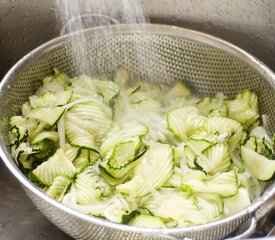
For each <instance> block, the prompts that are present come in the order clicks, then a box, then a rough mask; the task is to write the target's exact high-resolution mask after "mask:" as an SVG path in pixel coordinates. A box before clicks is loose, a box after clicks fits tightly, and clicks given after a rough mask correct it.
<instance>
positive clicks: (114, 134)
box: [100, 122, 148, 156]
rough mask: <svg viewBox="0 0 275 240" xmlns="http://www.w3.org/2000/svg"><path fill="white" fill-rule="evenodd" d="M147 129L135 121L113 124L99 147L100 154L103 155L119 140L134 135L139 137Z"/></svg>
mask: <svg viewBox="0 0 275 240" xmlns="http://www.w3.org/2000/svg"><path fill="white" fill-rule="evenodd" d="M147 132H148V129H147V127H146V126H145V125H143V124H140V123H137V122H128V123H125V124H123V125H122V126H117V125H116V126H114V127H113V129H111V131H110V133H109V134H107V136H106V137H105V140H104V141H103V143H102V145H101V147H100V155H101V156H105V155H106V154H107V152H109V151H110V150H112V148H113V147H114V146H116V145H117V144H118V143H120V142H125V141H129V140H131V139H132V138H134V137H141V136H144V135H145V134H147Z"/></svg>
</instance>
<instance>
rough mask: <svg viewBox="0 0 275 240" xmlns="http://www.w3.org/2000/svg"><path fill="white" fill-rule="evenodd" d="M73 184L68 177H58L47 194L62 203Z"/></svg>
mask: <svg viewBox="0 0 275 240" xmlns="http://www.w3.org/2000/svg"><path fill="white" fill-rule="evenodd" d="M71 184H72V180H71V179H70V178H68V177H67V176H62V175H60V176H57V177H55V178H54V180H53V183H52V185H51V186H50V187H49V188H48V189H47V191H46V194H47V195H48V196H50V197H52V198H54V199H55V200H56V201H58V202H61V201H62V200H63V197H64V195H65V194H66V193H67V192H68V191H69V189H70V187H71Z"/></svg>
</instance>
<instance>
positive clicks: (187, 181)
mask: <svg viewBox="0 0 275 240" xmlns="http://www.w3.org/2000/svg"><path fill="white" fill-rule="evenodd" d="M183 183H184V185H186V186H187V187H189V188H190V189H191V190H192V191H193V192H202V193H215V194H219V195H220V196H222V197H232V196H234V195H236V194H237V193H238V189H239V187H238V178H237V174H236V173H235V172H234V171H229V172H225V173H221V174H218V175H215V176H211V177H209V178H205V179H204V180H199V179H197V178H188V176H187V177H185V178H184V181H183Z"/></svg>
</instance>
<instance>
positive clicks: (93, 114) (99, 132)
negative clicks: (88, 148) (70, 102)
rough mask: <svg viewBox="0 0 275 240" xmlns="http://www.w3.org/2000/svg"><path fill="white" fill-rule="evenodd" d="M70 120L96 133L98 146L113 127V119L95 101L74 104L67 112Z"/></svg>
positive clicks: (90, 132)
mask: <svg viewBox="0 0 275 240" xmlns="http://www.w3.org/2000/svg"><path fill="white" fill-rule="evenodd" d="M68 120H69V121H73V122H74V123H75V124H77V125H78V127H80V128H82V129H83V130H84V131H87V132H88V133H89V134H91V135H94V138H95V141H96V143H97V145H98V146H99V145H101V144H102V140H103V138H104V137H105V135H106V134H107V132H108V131H109V130H110V129H111V128H112V121H111V119H109V118H108V116H107V115H106V113H105V112H104V110H103V109H102V108H101V107H100V106H99V105H98V104H96V103H94V102H86V103H79V104H76V105H74V106H72V107H71V108H70V109H69V110H68V112H67V114H66V121H68Z"/></svg>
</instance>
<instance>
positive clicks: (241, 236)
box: [226, 216, 257, 240]
mask: <svg viewBox="0 0 275 240" xmlns="http://www.w3.org/2000/svg"><path fill="white" fill-rule="evenodd" d="M249 221H250V223H249V227H248V228H247V229H246V230H245V231H244V232H242V233H240V234H238V235H236V236H235V237H232V238H227V239H226V240H238V239H246V238H248V237H250V236H251V235H252V234H253V233H254V232H255V230H256V227H257V219H256V217H254V216H253V217H251V218H250V220H249ZM241 228H242V227H241Z"/></svg>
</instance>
